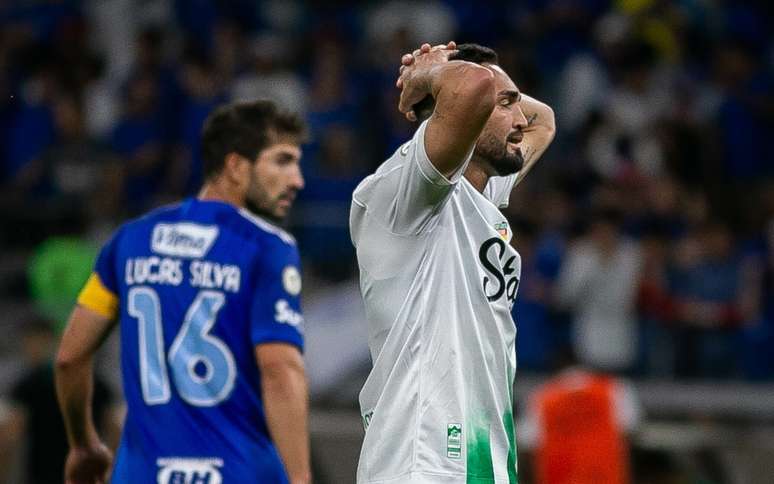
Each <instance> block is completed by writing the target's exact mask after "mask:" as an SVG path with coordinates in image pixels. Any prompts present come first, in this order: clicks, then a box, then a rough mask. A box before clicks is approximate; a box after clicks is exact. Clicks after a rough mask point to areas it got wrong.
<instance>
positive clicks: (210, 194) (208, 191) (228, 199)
mask: <svg viewBox="0 0 774 484" xmlns="http://www.w3.org/2000/svg"><path fill="white" fill-rule="evenodd" d="M221 185H222V183H218V182H207V183H205V184H204V186H202V189H201V190H200V191H199V194H198V195H197V196H196V198H198V199H199V200H214V201H217V202H225V203H228V204H231V205H233V206H235V207H237V208H243V207H244V205H245V204H244V200H242V199H241V198H240V197H239V196H238V195H237V194H235V193H234V192H233V190H227V189H225V187H223V186H221Z"/></svg>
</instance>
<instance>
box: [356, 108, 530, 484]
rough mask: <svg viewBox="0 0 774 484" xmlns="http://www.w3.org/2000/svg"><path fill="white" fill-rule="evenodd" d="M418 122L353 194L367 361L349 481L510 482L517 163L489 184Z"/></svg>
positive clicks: (384, 483)
mask: <svg viewBox="0 0 774 484" xmlns="http://www.w3.org/2000/svg"><path fill="white" fill-rule="evenodd" d="M425 126H426V122H425V123H423V124H422V125H420V127H419V129H418V130H417V132H416V134H415V135H414V138H413V139H412V140H411V141H409V142H408V143H406V144H405V145H403V146H402V147H401V148H400V149H398V151H396V152H395V154H393V155H392V157H391V158H390V159H388V160H387V161H386V162H385V163H384V164H382V165H381V166H380V167H379V169H378V170H377V171H376V172H375V173H374V174H372V175H370V176H369V177H367V178H366V179H365V180H363V182H362V183H361V184H360V185H359V186H358V187H357V189H356V190H355V193H354V194H353V197H352V198H353V200H352V211H351V214H350V231H351V234H352V240H353V242H354V244H355V247H356V249H357V258H358V263H359V266H360V290H361V293H362V295H363V299H364V302H365V308H366V317H367V321H368V330H369V348H370V350H371V358H372V360H373V369H372V371H371V374H370V375H369V377H368V380H367V381H366V383H365V385H364V386H363V389H362V391H361V392H360V408H361V413H362V416H363V422H364V425H365V427H366V434H365V440H364V442H363V448H362V450H361V453H360V463H359V465H358V471H357V482H358V483H361V484H364V483H380V484H387V483H396V484H397V483H400V484H406V483H444V484H449V483H470V482H475V483H515V482H516V448H515V442H514V432H513V414H512V408H513V395H512V388H513V378H514V374H515V371H516V351H515V338H516V328H515V325H514V322H513V320H512V318H511V313H510V309H511V306H512V304H513V300H514V298H515V297H516V290H517V288H518V285H519V277H520V273H521V258H520V257H519V255H518V253H516V251H515V250H514V249H513V248H512V247H511V246H510V244H509V242H510V239H511V229H510V227H509V225H508V222H507V220H506V219H505V217H504V216H503V215H502V213H500V210H499V208H498V207H502V206H506V205H507V203H508V197H509V195H510V191H511V188H512V187H513V183H514V180H515V179H516V176H515V175H512V176H509V177H499V178H492V179H490V182H489V184H488V185H487V187H486V190H485V191H484V193H483V194H481V193H479V192H478V191H477V190H476V189H475V188H474V187H473V186H472V185H471V184H470V183H469V182H468V181H467V180H466V179H465V178H463V177H462V173H463V172H464V171H465V168H466V166H467V162H468V161H469V160H470V155H468V157H467V160H465V163H463V164H462V166H461V167H460V169H459V170H458V171H457V173H455V174H454V175H453V176H452V177H451V179H447V178H445V177H444V176H443V175H442V174H441V173H439V172H438V171H437V170H436V168H435V167H434V166H433V164H432V163H431V162H430V160H429V159H428V157H427V153H426V152H425V142H424V141H425V140H424V133H425Z"/></svg>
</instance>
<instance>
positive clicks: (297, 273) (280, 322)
mask: <svg viewBox="0 0 774 484" xmlns="http://www.w3.org/2000/svg"><path fill="white" fill-rule="evenodd" d="M256 271H257V273H256V281H255V289H254V293H253V300H252V306H251V311H250V337H251V339H252V343H253V344H254V345H259V344H262V343H276V342H280V343H289V344H292V345H294V346H297V347H298V348H299V349H300V350H302V351H303V348H304V339H303V331H304V317H303V315H302V313H301V266H300V258H299V256H298V250H297V248H296V246H295V245H291V244H285V243H280V242H277V243H276V244H275V246H274V247H273V248H270V249H269V250H267V251H266V252H265V253H264V254H263V256H262V257H261V258H260V260H259V267H257V268H256Z"/></svg>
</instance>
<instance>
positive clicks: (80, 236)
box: [0, 0, 774, 484]
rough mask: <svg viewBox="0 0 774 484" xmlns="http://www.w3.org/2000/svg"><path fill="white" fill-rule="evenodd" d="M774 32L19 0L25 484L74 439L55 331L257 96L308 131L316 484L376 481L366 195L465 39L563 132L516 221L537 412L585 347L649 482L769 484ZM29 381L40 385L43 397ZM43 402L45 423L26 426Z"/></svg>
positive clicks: (9, 136) (11, 259)
mask: <svg viewBox="0 0 774 484" xmlns="http://www.w3.org/2000/svg"><path fill="white" fill-rule="evenodd" d="M771 32H772V7H771V6H770V4H768V2H764V1H760V2H737V1H732V0H729V1H710V0H682V1H675V2H669V1H658V0H619V1H614V0H611V1H607V0H578V1H571V0H549V1H538V0H531V1H525V2H485V1H479V2H475V3H474V4H472V3H468V2H462V1H456V0H448V1H427V2H414V1H401V0H396V1H390V2H378V3H377V2H368V3H354V2H353V3H344V2H322V3H319V2H314V4H313V3H312V2H310V3H304V2H298V1H285V0H274V1H263V2H258V1H248V0H223V1H214V0H93V1H83V2H76V1H68V0H6V1H4V2H2V4H0V137H1V139H0V214H1V216H2V219H1V220H2V227H3V228H2V231H1V232H0V291H1V292H0V314H2V317H0V334H2V335H3V336H2V337H0V402H2V404H0V429H2V432H0V482H2V480H3V479H6V482H25V481H24V475H25V472H26V470H25V465H24V461H25V456H29V455H32V454H35V452H37V451H36V450H35V449H32V448H31V446H30V445H27V444H29V443H30V441H31V440H34V437H30V435H31V434H35V432H38V436H40V435H46V433H47V432H49V431H50V426H52V425H55V423H56V422H57V418H58V417H56V415H53V416H52V415H50V411H51V410H50V408H51V407H50V402H51V401H52V400H51V399H53V398H54V396H53V390H51V392H47V391H46V387H45V384H46V382H47V381H49V380H47V378H49V379H50V372H48V374H49V376H46V372H45V371H43V373H40V371H38V372H37V373H35V371H37V370H36V369H38V370H39V369H40V368H43V369H45V368H50V365H49V363H48V362H49V361H50V356H51V354H52V351H53V342H54V338H55V337H54V336H53V335H51V334H49V332H48V330H47V328H48V327H52V328H55V329H56V330H58V328H60V327H61V325H62V323H63V320H64V318H65V317H66V314H67V312H68V311H69V308H70V307H71V305H72V302H73V298H74V295H75V293H76V292H77V289H78V287H79V286H80V284H81V283H82V282H83V281H84V280H85V278H86V276H87V275H88V273H89V270H90V265H91V261H92V260H93V257H94V254H95V251H96V249H97V247H99V245H100V244H101V243H102V242H103V241H104V240H105V239H106V237H107V236H108V235H109V234H110V231H111V230H112V229H113V228H115V227H116V226H117V225H118V224H119V223H120V222H121V221H123V220H126V219H127V218H128V217H132V216H135V215H137V214H139V213H141V212H143V211H145V210H147V209H150V208H152V207H155V206H158V205H160V204H163V203H167V202H169V201H172V200H175V199H178V198H179V197H182V196H185V195H190V194H192V193H194V190H195V189H196V187H197V186H198V185H199V183H200V182H201V159H200V156H199V154H198V149H197V147H198V144H197V143H198V134H199V129H200V126H201V123H202V121H203V120H204V118H205V117H206V115H207V114H208V112H209V111H210V110H211V109H212V107H213V106H215V105H217V104H219V103H221V102H224V101H227V100H238V99H254V98H270V99H273V100H275V101H277V102H278V103H279V104H281V105H283V106H284V107H286V108H288V109H293V110H297V111H300V112H302V113H303V114H304V116H305V117H306V119H307V121H308V122H309V125H310V127H311V133H312V138H311V141H310V143H309V144H308V145H307V146H306V147H305V149H304V157H303V168H304V172H305V176H306V182H307V186H306V188H305V190H304V191H303V192H302V193H301V194H300V197H299V200H298V201H297V205H296V207H295V208H294V211H293V216H292V218H291V220H290V221H289V226H290V230H291V231H292V232H293V233H294V234H295V235H296V236H297V238H298V240H299V245H300V249H301V253H302V255H303V257H304V263H305V273H304V276H305V314H306V319H307V334H306V338H307V344H308V351H307V364H308V371H309V375H310V381H311V390H312V403H313V410H312V417H311V428H312V432H313V454H314V460H315V471H316V477H317V481H316V482H320V483H340V482H341V483H346V482H353V475H354V467H355V460H356V457H357V450H358V446H359V440H360V438H361V435H362V430H361V428H360V423H359V417H358V413H357V410H356V399H357V391H358V390H359V387H360V384H361V383H362V381H363V380H364V379H365V376H366V375H367V372H368V368H369V365H370V363H369V356H368V351H367V347H366V336H365V335H366V330H365V327H364V323H363V319H362V308H361V306H360V302H359V295H358V292H357V282H356V266H355V264H354V259H353V250H352V247H351V244H350V242H349V236H348V231H347V217H348V210H349V200H350V194H351V192H352V189H353V188H354V187H355V186H356V184H357V183H358V182H359V180H361V179H362V178H363V177H364V176H365V175H366V174H368V173H369V172H370V171H372V170H373V169H374V168H375V167H376V166H378V164H379V163H380V162H381V161H382V160H383V159H384V158H385V157H386V156H387V155H388V153H390V152H391V151H392V150H394V149H395V148H396V147H397V146H398V145H399V144H400V143H401V142H403V141H404V140H406V139H408V138H409V137H410V135H411V133H412V130H413V129H414V127H413V126H412V125H411V124H410V123H408V122H407V121H405V120H404V119H403V118H402V116H400V114H399V113H398V112H397V109H396V106H397V97H398V94H399V93H398V91H397V90H396V89H395V87H394V81H395V76H396V73H397V67H398V63H399V59H400V56H401V54H403V53H404V52H408V51H410V50H412V49H414V48H416V46H418V45H419V43H420V42H422V41H430V42H439V41H446V40H449V39H454V40H456V41H458V42H466V41H475V42H479V43H482V44H485V45H490V46H492V47H494V48H495V49H496V50H497V51H498V52H499V54H500V59H501V64H502V66H503V67H504V68H505V70H506V71H507V72H509V73H510V74H511V76H512V77H513V78H514V80H515V81H516V83H517V85H518V86H519V87H520V88H521V89H522V90H523V91H524V92H526V93H529V94H531V95H533V96H534V97H537V98H539V99H541V100H544V101H546V102H547V103H548V104H550V105H551V106H552V107H553V108H554V110H555V112H556V115H557V128H558V135H557V137H556V140H555V141H554V143H553V145H552V146H551V147H550V149H549V150H548V152H547V153H546V154H545V156H544V157H543V159H542V160H541V162H540V163H539V165H538V166H537V168H536V169H535V170H534V171H533V172H532V174H530V176H529V177H528V178H527V180H526V181H525V182H524V183H523V184H522V185H520V186H519V188H518V189H517V190H516V191H515V192H514V195H513V197H512V200H511V206H510V208H509V209H507V216H508V217H509V219H510V221H511V223H512V225H513V226H514V228H515V229H514V232H515V235H516V236H515V242H514V244H515V246H516V247H517V248H518V250H519V251H520V252H521V254H522V257H523V259H524V268H523V275H522V281H523V284H522V286H521V288H520V291H519V296H518V299H517V303H516V306H515V309H514V311H515V315H516V320H517V325H518V328H519V330H518V331H519V335H518V342H517V352H518V358H519V368H520V369H519V373H518V375H517V385H516V395H517V400H518V404H517V413H523V412H522V411H523V404H524V401H525V398H526V397H527V395H529V393H530V392H531V391H532V390H533V389H534V388H535V385H536V384H538V383H539V382H541V381H543V380H544V379H545V378H546V377H548V376H549V375H550V374H551V373H552V369H553V368H554V363H555V361H556V360H557V359H558V358H559V357H560V356H561V355H563V354H566V353H567V352H568V350H572V351H573V352H574V353H575V354H577V355H578V356H580V358H581V360H582V361H583V362H584V363H586V364H587V365H590V366H594V367H600V368H604V369H605V370H607V371H610V372H612V373H614V374H617V375H620V376H621V377H625V378H627V379H630V381H632V382H634V385H635V388H636V390H637V393H638V397H639V399H640V401H641V403H642V406H643V409H644V418H643V420H642V422H641V424H640V426H639V427H638V430H637V432H635V434H633V435H632V445H633V447H634V449H635V451H634V454H633V460H634V469H635V475H636V481H637V482H643V483H645V482H653V483H655V482H680V483H682V482H685V483H700V482H701V483H714V484H722V483H740V484H741V483H770V482H772V479H773V478H772V476H773V475H774V464H772V457H774V386H773V385H772V382H774V178H773V177H772V175H774V162H773V161H774V160H773V159H772V158H774V155H773V154H772V153H774V150H772V149H771V147H770V146H769V143H770V141H771V139H772V135H773V134H774V89H773V87H774V83H773V81H774V79H773V78H772V68H773V67H774V42H773V41H772V35H771ZM584 250H592V251H597V253H600V254H603V257H601V258H600V259H595V260H597V261H598V262H597V263H596V264H595V263H591V262H588V260H589V258H588V257H583V254H584V252H583V251H584ZM610 260H613V261H616V263H613V264H609V263H607V262H605V261H610ZM571 261H576V262H577V261H587V262H586V265H585V266H583V267H582V268H580V269H579V268H577V267H575V266H572V267H571V264H572V262H571ZM599 261H602V262H599ZM581 269H582V270H583V271H584V273H585V274H587V276H588V278H587V279H586V280H585V282H582V283H581V282H577V281H575V282H574V281H573V280H572V277H570V275H571V274H572V273H573V272H574V271H575V272H577V271H579V270H581ZM627 271H628V272H627ZM616 277H618V279H619V280H622V281H624V282H623V284H617V285H616V286H617V287H613V288H611V287H608V286H609V284H608V285H607V286H606V285H605V283H604V281H605V280H612V279H615V278H616ZM573 284H575V285H576V286H577V287H573ZM579 289H583V291H585V292H583V296H582V297H580V298H579V297H574V296H573V294H574V293H575V292H577V291H578V290H579ZM117 350H118V347H117V344H116V341H115V340H114V339H111V340H110V341H109V342H108V344H107V346H106V348H105V350H104V351H103V352H102V354H101V360H100V365H99V370H100V375H101V377H102V378H103V379H104V381H105V382H106V385H107V390H105V394H107V393H113V395H114V399H113V400H112V401H113V402H116V403H118V405H119V406H118V408H119V411H118V412H117V414H118V415H120V396H118V395H120V375H119V370H118V367H117V363H116V362H117ZM33 370H34V371H33ZM31 371H32V373H30V372H31ZM31 374H32V375H33V376H32V377H31V376H30V375H31ZM30 378H33V380H34V379H35V378H38V380H35V381H38V382H39V383H40V382H42V383H40V385H42V386H39V387H36V388H37V391H34V392H30V391H26V392H25V391H22V390H20V383H19V382H20V381H25V380H26V381H28V380H29V379H30ZM27 386H28V387H29V385H27ZM105 398H106V397H105ZM46 400H48V402H46ZM20 406H22V407H26V408H27V412H28V413H27V415H28V417H29V416H30V415H35V417H34V419H35V421H34V422H30V419H29V418H28V424H27V426H26V429H27V430H26V432H21V431H20V430H19V429H20V426H19V421H20V420H19V419H20V415H21V414H20V413H19V412H18V411H17V410H18V408H20ZM46 412H49V414H48V415H47V414H46ZM36 422H37V423H36ZM517 428H518V423H517ZM52 445H53V444H52ZM38 450H39V449H38ZM520 468H521V469H520V470H521V474H522V475H521V480H520V482H522V483H523V484H527V483H529V482H531V481H530V476H529V474H530V473H529V465H528V462H526V461H521V462H520Z"/></svg>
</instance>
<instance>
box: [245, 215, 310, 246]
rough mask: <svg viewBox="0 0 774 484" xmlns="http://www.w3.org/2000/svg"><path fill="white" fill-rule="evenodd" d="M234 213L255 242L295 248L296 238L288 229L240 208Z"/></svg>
mask: <svg viewBox="0 0 774 484" xmlns="http://www.w3.org/2000/svg"><path fill="white" fill-rule="evenodd" d="M236 213H237V214H238V217H239V219H238V220H239V222H238V223H240V224H241V225H242V226H244V227H245V228H246V230H247V232H248V233H249V234H250V236H251V238H254V240H255V241H257V242H263V243H265V244H268V245H271V246H278V247H285V248H287V249H290V250H296V247H297V244H296V239H295V237H293V236H292V235H291V234H290V233H289V232H288V231H286V230H285V229H283V228H282V227H279V226H277V225H275V224H274V223H272V222H269V221H268V220H266V219H264V218H262V217H259V216H258V215H255V214H253V213H251V212H250V211H248V210H246V209H244V208H240V209H237V211H236Z"/></svg>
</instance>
